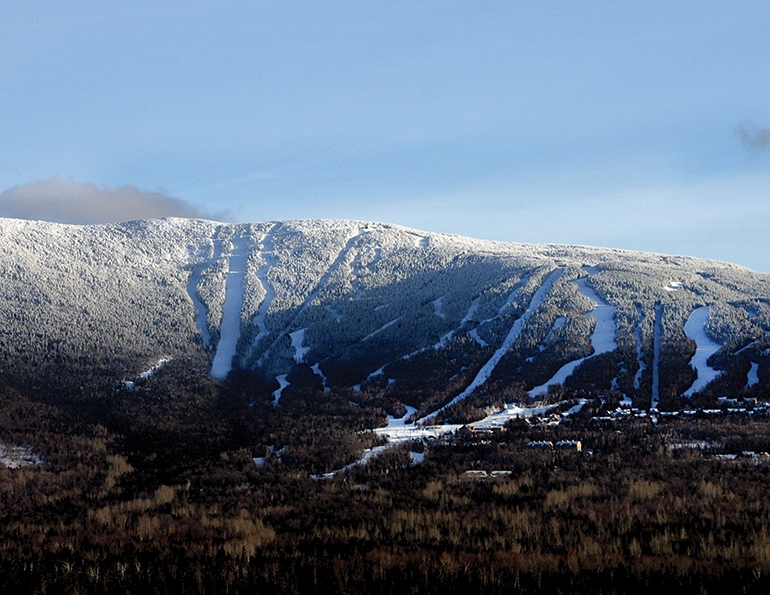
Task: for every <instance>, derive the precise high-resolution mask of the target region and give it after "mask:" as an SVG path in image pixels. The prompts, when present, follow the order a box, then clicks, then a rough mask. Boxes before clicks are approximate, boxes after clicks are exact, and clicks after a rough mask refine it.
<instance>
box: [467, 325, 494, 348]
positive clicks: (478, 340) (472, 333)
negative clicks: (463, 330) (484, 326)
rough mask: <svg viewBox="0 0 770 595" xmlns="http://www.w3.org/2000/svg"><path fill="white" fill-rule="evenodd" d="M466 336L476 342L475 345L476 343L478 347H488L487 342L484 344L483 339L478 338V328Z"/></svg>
mask: <svg viewBox="0 0 770 595" xmlns="http://www.w3.org/2000/svg"><path fill="white" fill-rule="evenodd" d="M468 335H470V337H471V338H472V339H473V340H474V341H476V343H478V344H479V345H481V346H482V347H489V343H487V342H486V341H485V340H484V339H482V338H481V337H479V329H478V327H476V328H475V329H473V330H471V331H470V332H469V333H468Z"/></svg>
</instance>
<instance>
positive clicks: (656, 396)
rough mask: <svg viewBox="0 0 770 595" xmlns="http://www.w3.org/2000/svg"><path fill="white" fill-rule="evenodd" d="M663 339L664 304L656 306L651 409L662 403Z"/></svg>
mask: <svg viewBox="0 0 770 595" xmlns="http://www.w3.org/2000/svg"><path fill="white" fill-rule="evenodd" d="M662 340H663V306H661V305H660V304H657V305H656V306H655V327H654V331H653V340H652V346H653V352H652V395H651V399H650V409H657V408H658V404H659V403H660V344H661V341H662Z"/></svg>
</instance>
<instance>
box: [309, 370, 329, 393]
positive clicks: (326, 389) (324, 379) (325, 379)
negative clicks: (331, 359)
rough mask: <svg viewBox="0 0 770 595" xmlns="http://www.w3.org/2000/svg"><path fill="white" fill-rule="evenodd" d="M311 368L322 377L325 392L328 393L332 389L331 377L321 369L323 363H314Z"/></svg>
mask: <svg viewBox="0 0 770 595" xmlns="http://www.w3.org/2000/svg"><path fill="white" fill-rule="evenodd" d="M310 369H311V370H313V374H315V375H316V376H318V377H319V378H320V379H321V382H322V383H323V387H324V392H325V393H328V392H331V390H332V389H330V388H329V386H328V381H329V379H328V378H327V377H326V375H325V374H324V373H323V372H322V371H321V365H320V364H313V365H312V366H310Z"/></svg>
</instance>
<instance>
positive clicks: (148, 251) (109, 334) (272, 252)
mask: <svg viewBox="0 0 770 595" xmlns="http://www.w3.org/2000/svg"><path fill="white" fill-rule="evenodd" d="M0 280H1V282H0V291H2V297H1V299H0V353H2V354H3V357H2V364H0V366H1V368H0V372H1V373H2V374H3V375H4V376H5V377H7V378H23V377H27V378H29V377H35V378H44V377H51V378H55V377H56V375H57V373H58V372H57V370H61V369H62V368H63V367H68V368H69V367H74V368H82V369H88V370H90V371H91V372H90V374H95V375H102V376H103V377H104V378H105V379H107V380H109V381H110V382H114V381H115V380H116V379H123V380H126V381H128V382H129V384H128V385H126V386H130V382H131V381H132V379H136V378H139V377H140V376H141V374H142V371H145V372H146V375H151V374H152V373H153V370H154V369H157V368H158V367H160V366H162V365H163V363H164V362H166V361H196V362H204V363H203V364H202V365H205V366H206V367H207V368H208V369H209V370H210V374H211V376H213V377H214V378H215V379H221V380H224V379H225V378H226V377H227V376H228V374H229V373H230V372H231V371H233V370H235V371H236V372H238V371H245V372H248V373H249V374H252V375H253V376H254V377H255V378H256V377H259V378H261V379H263V380H264V382H265V387H266V388H265V391H263V392H264V393H265V394H264V395H263V396H262V397H260V398H264V399H267V400H270V401H271V402H273V404H275V405H277V406H280V405H279V400H280V398H281V396H282V391H283V390H284V389H285V388H286V387H290V386H296V385H298V384H301V385H302V386H305V387H307V386H311V387H315V389H316V390H317V392H318V394H323V393H324V392H330V391H340V390H342V391H348V392H349V393H350V395H351V397H350V399H351V400H353V401H356V399H358V398H359V397H357V396H356V395H360V401H361V402H364V401H365V400H366V399H371V398H374V396H376V397H377V398H384V399H385V400H386V401H388V402H391V403H400V404H403V405H408V406H412V407H414V408H415V409H417V410H418V412H419V413H418V415H419V416H435V415H436V413H438V414H440V416H444V417H447V416H448V417H452V416H459V417H463V416H467V415H471V416H472V415H473V411H470V413H469V412H468V411H466V412H463V407H471V408H473V407H485V406H488V405H490V404H492V403H496V404H500V403H503V402H512V401H516V400H526V399H527V398H535V397H537V398H539V397H541V396H542V395H546V394H547V393H548V392H549V391H550V392H551V393H556V394H563V393H569V394H570V395H577V394H578V393H580V394H593V395H597V394H598V395H605V396H606V395H616V396H618V397H619V398H622V397H623V396H626V397H628V398H630V399H632V400H633V401H634V403H635V404H636V405H637V406H639V407H649V406H650V405H651V404H652V405H653V406H658V405H660V406H661V407H667V406H674V405H678V404H680V403H681V402H682V400H683V399H688V398H692V399H700V400H701V401H703V402H704V403H706V402H712V401H715V399H716V398H717V397H718V396H723V395H727V394H730V395H746V396H751V395H755V394H758V393H759V392H761V391H766V390H767V387H768V384H770V276H768V275H763V274H759V273H756V272H753V271H751V270H748V269H746V268H743V267H740V266H736V265H732V264H727V263H722V262H715V261H710V260H702V259H696V258H689V257H679V256H666V255H661V254H650V253H641V252H632V251H626V250H612V249H605V248H591V247H583V246H566V245H527V244H517V243H503V242H490V241H481V240H473V239H468V238H464V237H459V236H453V235H447V234H439V233H427V232H421V231H417V230H413V229H407V228H404V227H400V226H396V225H389V224H382V223H371V222H369V223H367V222H358V221H327V220H316V221H280V222H268V223H251V224H220V223H215V222H211V221H204V220H190V219H163V220H149V221H131V222H126V223H120V224H112V225H88V226H74V225H61V224H55V223H45V222H33V221H24V220H13V219H0ZM154 366H155V367H154Z"/></svg>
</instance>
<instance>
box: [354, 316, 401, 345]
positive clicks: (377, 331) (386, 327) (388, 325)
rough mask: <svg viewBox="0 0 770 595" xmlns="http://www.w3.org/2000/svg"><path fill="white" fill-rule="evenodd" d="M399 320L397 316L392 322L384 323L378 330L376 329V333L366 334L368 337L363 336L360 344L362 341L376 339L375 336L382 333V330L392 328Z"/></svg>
mask: <svg viewBox="0 0 770 595" xmlns="http://www.w3.org/2000/svg"><path fill="white" fill-rule="evenodd" d="M399 320H401V317H400V316H399V317H398V318H396V319H394V320H391V321H390V322H386V323H385V324H383V325H382V326H381V327H380V328H378V329H377V330H376V331H374V332H372V333H369V334H368V335H366V336H365V337H364V338H363V339H361V343H363V342H364V341H368V340H369V339H371V338H372V337H376V336H377V335H379V334H380V333H381V332H382V331H384V330H386V329H388V328H390V327H391V326H393V325H394V324H396V323H397V322H398V321H399Z"/></svg>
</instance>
